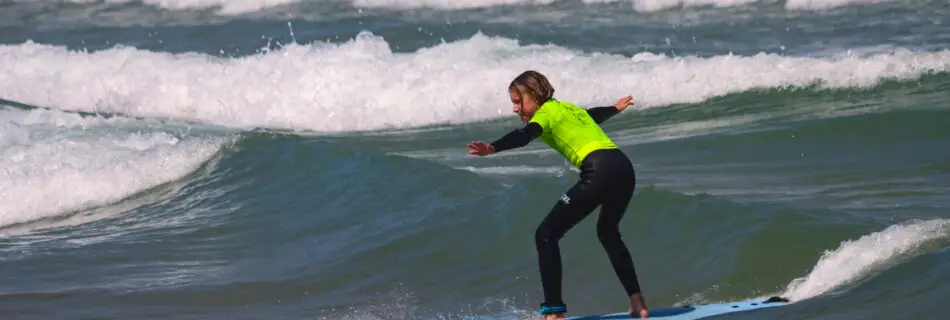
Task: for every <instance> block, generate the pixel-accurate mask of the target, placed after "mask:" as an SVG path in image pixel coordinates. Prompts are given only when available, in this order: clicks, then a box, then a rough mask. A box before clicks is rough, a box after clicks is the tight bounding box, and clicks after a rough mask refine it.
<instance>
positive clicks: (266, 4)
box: [16, 0, 896, 15]
mask: <svg viewBox="0 0 950 320" xmlns="http://www.w3.org/2000/svg"><path fill="white" fill-rule="evenodd" d="M16 1H20V2H26V1H27V0H16ZM61 1H63V2H71V3H79V4H86V3H95V2H99V1H101V0H61ZM320 1H323V2H329V1H328V0H320ZM349 1H350V2H351V3H352V4H353V5H354V6H356V7H359V8H388V9H418V8H434V9H471V8H485V7H492V6H499V5H550V4H552V3H554V0H349ZM891 1H896V0H785V1H784V3H785V7H786V8H787V9H790V10H822V9H829V8H835V7H842V6H847V5H866V4H874V3H880V2H891ZM105 2H106V3H110V4H126V3H133V2H141V3H144V4H147V5H151V6H154V7H158V8H163V9H167V10H177V11H185V10H209V9H210V10H214V11H215V12H216V13H218V14H222V15H236V14H243V13H250V12H257V11H261V10H266V9H269V8H273V7H278V6H282V5H288V4H294V3H300V2H305V1H304V0H105ZM583 2H584V3H589V4H594V3H608V2H630V3H632V5H633V8H634V9H635V10H637V11H641V12H654V11H660V10H668V9H672V8H678V7H703V6H708V7H716V8H725V7H736V6H744V5H751V4H756V3H774V2H777V0H583Z"/></svg>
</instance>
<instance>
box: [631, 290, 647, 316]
mask: <svg viewBox="0 0 950 320" xmlns="http://www.w3.org/2000/svg"><path fill="white" fill-rule="evenodd" d="M628 311H629V312H630V316H634V315H636V314H640V318H649V317H650V312H649V311H647V304H646V302H643V296H642V295H641V294H639V293H634V294H633V295H632V296H630V309H629V310H628Z"/></svg>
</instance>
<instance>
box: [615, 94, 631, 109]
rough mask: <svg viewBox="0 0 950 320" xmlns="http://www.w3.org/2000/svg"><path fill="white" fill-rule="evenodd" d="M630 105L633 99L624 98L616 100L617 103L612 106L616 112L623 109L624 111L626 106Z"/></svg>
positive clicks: (629, 97)
mask: <svg viewBox="0 0 950 320" xmlns="http://www.w3.org/2000/svg"><path fill="white" fill-rule="evenodd" d="M632 104H633V97H632V96H626V97H623V98H620V100H617V103H616V104H614V107H616V108H617V110H618V111H623V109H626V108H627V106H629V105H632Z"/></svg>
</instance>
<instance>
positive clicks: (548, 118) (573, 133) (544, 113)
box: [528, 98, 617, 167]
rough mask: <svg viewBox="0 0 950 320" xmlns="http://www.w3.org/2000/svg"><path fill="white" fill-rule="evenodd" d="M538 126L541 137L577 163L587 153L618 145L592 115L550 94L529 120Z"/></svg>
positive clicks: (574, 163) (577, 165)
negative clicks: (540, 129) (550, 96)
mask: <svg viewBox="0 0 950 320" xmlns="http://www.w3.org/2000/svg"><path fill="white" fill-rule="evenodd" d="M531 122H534V123H537V124H538V125H540V126H541V128H542V129H543V130H542V133H541V141H544V143H546V144H547V145H548V146H550V147H551V148H553V149H554V150H557V152H559V153H561V155H563V156H564V157H565V158H567V160H568V161H570V162H571V164H573V165H574V166H576V167H580V166H581V162H582V161H584V158H585V157H587V155H588V154H590V153H591V152H594V151H596V150H600V149H617V145H616V144H614V143H613V141H611V140H610V138H608V137H607V134H606V133H604V130H603V129H601V128H600V125H598V124H597V123H596V122H594V119H593V118H591V116H590V115H589V114H588V113H587V110H584V109H582V108H580V107H578V106H576V105H574V104H572V103H569V102H563V101H558V100H556V99H554V98H551V99H550V100H548V101H547V102H545V103H544V104H542V105H541V107H540V108H538V111H536V112H535V113H534V116H532V117H531V120H530V121H528V123H531Z"/></svg>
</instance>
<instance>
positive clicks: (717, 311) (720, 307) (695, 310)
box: [566, 297, 788, 320]
mask: <svg viewBox="0 0 950 320" xmlns="http://www.w3.org/2000/svg"><path fill="white" fill-rule="evenodd" d="M786 304H788V299H785V298H781V297H771V298H768V299H755V300H745V301H735V302H722V303H710V304H703V305H690V306H681V307H670V308H651V309H650V317H649V318H640V317H636V318H632V317H630V315H629V314H627V313H626V312H622V313H611V314H600V315H587V316H577V317H568V318H566V320H598V319H604V320H606V319H613V320H622V319H667V320H687V319H702V318H706V317H712V316H719V315H724V314H728V313H735V312H744V311H752V310H759V309H764V308H772V307H779V306H784V305H786Z"/></svg>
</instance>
